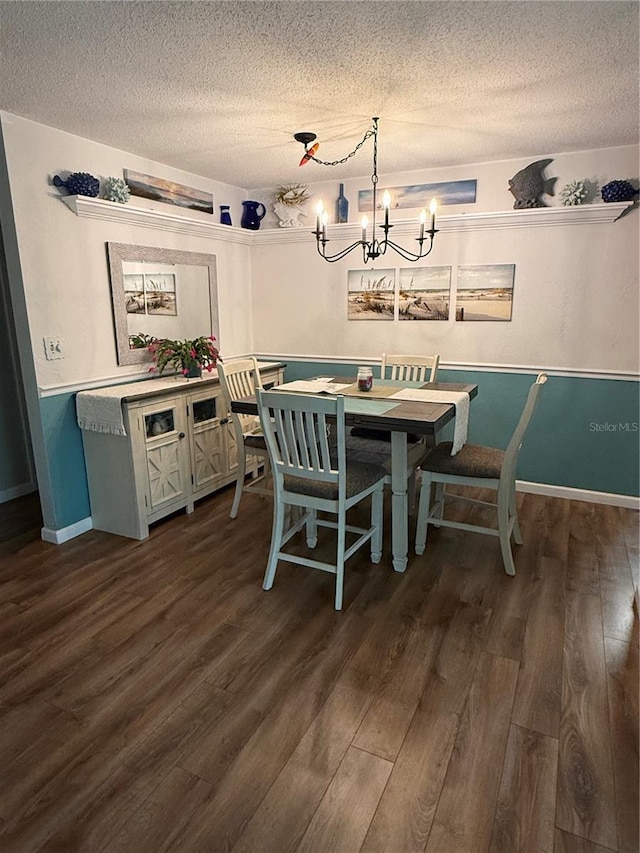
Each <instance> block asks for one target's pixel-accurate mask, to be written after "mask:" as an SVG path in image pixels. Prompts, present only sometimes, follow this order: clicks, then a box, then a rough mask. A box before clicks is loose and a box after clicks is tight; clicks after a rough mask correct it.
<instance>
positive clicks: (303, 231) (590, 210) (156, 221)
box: [62, 195, 629, 245]
mask: <svg viewBox="0 0 640 853" xmlns="http://www.w3.org/2000/svg"><path fill="white" fill-rule="evenodd" d="M62 201H63V202H64V203H65V204H66V205H67V207H68V208H69V209H70V210H72V211H73V212H74V213H75V214H76V216H81V217H85V218H88V219H105V220H109V221H111V222H120V223H124V224H126V225H139V226H143V227H145V228H155V229H156V230H163V231H173V232H175V233H177V234H192V235H194V236H196V237H211V238H214V239H216V240H221V241H225V242H228V243H243V244H244V245H263V244H269V243H298V242H303V241H307V240H309V235H310V233H311V230H312V228H311V226H310V225H309V226H305V227H303V228H266V229H264V230H262V231H248V230H246V229H244V228H234V227H233V226H229V225H219V224H218V223H216V222H205V221H203V220H200V219H191V218H190V217H187V216H184V215H181V214H180V213H174V212H173V211H171V212H169V211H164V210H152V209H151V208H146V207H133V206H132V205H130V204H117V203H115V202H112V201H104V200H103V199H97V198H90V197H89V196H81V195H69V196H64V197H63V198H62ZM628 207H629V203H628V202H614V203H611V204H584V205H576V206H574V207H537V208H533V209H531V210H503V211H498V212H495V211H489V212H484V213H457V214H450V215H444V216H439V217H438V219H437V222H436V224H437V226H438V230H439V231H441V232H442V233H447V232H454V231H484V230H489V229H496V228H531V227H542V226H549V225H552V226H558V225H578V224H594V223H612V222H615V220H616V219H618V217H619V216H620V215H621V214H622V213H623V212H624V211H625V210H626V209H627V208H628ZM393 227H394V229H395V231H394V234H414V233H415V230H416V227H417V220H416V219H403V220H398V221H396V222H394V223H393ZM360 231H361V227H360V225H359V224H358V223H356V222H352V223H347V224H346V225H329V226H328V234H329V235H330V236H331V237H332V238H334V237H335V238H353V237H357V236H359V234H360Z"/></svg>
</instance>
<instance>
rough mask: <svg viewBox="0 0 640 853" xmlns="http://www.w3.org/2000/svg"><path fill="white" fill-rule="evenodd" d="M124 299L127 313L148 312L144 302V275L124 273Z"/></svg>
mask: <svg viewBox="0 0 640 853" xmlns="http://www.w3.org/2000/svg"><path fill="white" fill-rule="evenodd" d="M122 280H123V282H124V299H125V308H126V310H127V314H146V313H147V312H146V310H145V304H144V276H143V275H142V274H138V273H132V274H130V275H123V276H122Z"/></svg>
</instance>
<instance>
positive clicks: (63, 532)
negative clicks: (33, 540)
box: [40, 516, 93, 545]
mask: <svg viewBox="0 0 640 853" xmlns="http://www.w3.org/2000/svg"><path fill="white" fill-rule="evenodd" d="M87 530H93V521H92V519H91V516H89V517H88V518H83V519H82V520H81V521H76V522H75V524H70V525H69V526H68V527H61V528H60V530H51V528H49V527H43V528H42V530H41V531H40V536H41V537H42V538H43V539H44V541H45V542H51V543H52V544H53V545H62V543H63V542H68V541H69V539H75V537H76V536H80V535H81V534H82V533H86V532H87Z"/></svg>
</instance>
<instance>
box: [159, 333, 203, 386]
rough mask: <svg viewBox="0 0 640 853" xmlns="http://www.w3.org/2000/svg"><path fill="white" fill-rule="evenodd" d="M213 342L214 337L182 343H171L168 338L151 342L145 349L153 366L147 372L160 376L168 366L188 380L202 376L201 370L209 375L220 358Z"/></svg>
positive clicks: (186, 340) (187, 340)
mask: <svg viewBox="0 0 640 853" xmlns="http://www.w3.org/2000/svg"><path fill="white" fill-rule="evenodd" d="M215 340H216V338H215V336H214V335H208V336H204V335H202V336H201V337H199V338H193V339H192V340H189V339H185V340H183V341H172V340H170V339H169V338H160V339H156V340H153V341H152V342H151V343H150V344H149V346H148V347H147V349H148V350H149V352H150V353H151V355H152V356H153V360H154V362H155V365H154V366H153V367H150V368H149V370H150V372H151V373H155V372H157V373H159V374H161V373H163V372H164V370H165V368H166V367H168V366H169V367H172V368H173V370H174V372H175V373H181V374H182V375H183V376H186V377H187V378H188V379H191V378H195V377H197V376H202V371H203V370H206V371H208V372H209V373H210V372H211V371H212V370H213V369H214V367H215V366H216V364H217V363H218V359H219V358H220V354H219V352H218V348H217V347H216V345H215Z"/></svg>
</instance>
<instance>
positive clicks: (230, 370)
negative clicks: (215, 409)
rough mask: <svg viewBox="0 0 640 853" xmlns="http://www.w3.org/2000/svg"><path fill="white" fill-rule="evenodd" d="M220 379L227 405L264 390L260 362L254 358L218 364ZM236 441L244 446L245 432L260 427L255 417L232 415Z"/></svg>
mask: <svg viewBox="0 0 640 853" xmlns="http://www.w3.org/2000/svg"><path fill="white" fill-rule="evenodd" d="M217 369H218V378H219V379H220V384H221V385H222V389H223V391H224V393H225V396H226V397H227V405H230V404H231V402H232V401H233V400H241V399H242V398H243V397H251V396H252V395H253V394H255V392H256V390H257V389H258V388H262V379H261V378H260V369H259V367H258V362H257V360H256V359H255V358H253V357H252V356H250V357H248V358H238V359H234V360H232V361H225V362H224V363H223V362H218V365H217ZM231 417H232V422H233V427H234V430H235V434H236V441H237V442H238V444H239V446H240V445H241V444H242V435H243V433H244V432H252V431H253V430H255V428H256V427H257V425H258V419H257V418H256V417H255V415H240V414H232V416H231Z"/></svg>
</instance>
